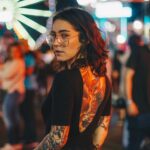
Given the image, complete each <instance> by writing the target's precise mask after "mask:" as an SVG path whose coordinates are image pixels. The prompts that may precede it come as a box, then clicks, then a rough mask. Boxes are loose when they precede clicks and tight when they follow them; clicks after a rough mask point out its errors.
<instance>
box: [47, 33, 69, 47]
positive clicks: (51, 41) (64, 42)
mask: <svg viewBox="0 0 150 150" xmlns="http://www.w3.org/2000/svg"><path fill="white" fill-rule="evenodd" d="M55 40H57V43H58V44H59V45H61V46H63V47H66V46H68V45H69V38H63V37H61V36H58V37H55V36H53V35H50V34H49V35H47V37H46V42H47V44H48V45H49V46H52V45H53V44H54V41H55Z"/></svg>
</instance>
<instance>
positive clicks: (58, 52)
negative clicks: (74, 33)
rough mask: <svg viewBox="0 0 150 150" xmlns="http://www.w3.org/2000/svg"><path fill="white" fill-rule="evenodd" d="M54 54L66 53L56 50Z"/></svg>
mask: <svg viewBox="0 0 150 150" xmlns="http://www.w3.org/2000/svg"><path fill="white" fill-rule="evenodd" d="M54 53H55V54H62V53H64V52H63V51H61V50H55V51H54Z"/></svg>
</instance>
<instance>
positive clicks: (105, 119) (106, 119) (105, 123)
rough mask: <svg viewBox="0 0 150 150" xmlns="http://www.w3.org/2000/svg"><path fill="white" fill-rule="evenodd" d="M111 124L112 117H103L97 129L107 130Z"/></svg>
mask: <svg viewBox="0 0 150 150" xmlns="http://www.w3.org/2000/svg"><path fill="white" fill-rule="evenodd" d="M109 123H110V116H101V117H100V119H99V121H98V124H97V127H102V128H104V129H105V130H107V129H108V127H109Z"/></svg>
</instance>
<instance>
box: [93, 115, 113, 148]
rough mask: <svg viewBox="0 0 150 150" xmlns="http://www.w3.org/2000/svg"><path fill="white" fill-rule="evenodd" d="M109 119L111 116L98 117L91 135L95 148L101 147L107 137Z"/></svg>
mask: <svg viewBox="0 0 150 150" xmlns="http://www.w3.org/2000/svg"><path fill="white" fill-rule="evenodd" d="M110 119H111V116H101V117H100V119H99V122H98V125H97V128H96V130H95V132H94V135H93V144H94V145H95V147H96V149H97V150H99V149H100V148H101V147H102V145H103V144H104V141H105V139H106V137H107V134H108V128H109V124H110Z"/></svg>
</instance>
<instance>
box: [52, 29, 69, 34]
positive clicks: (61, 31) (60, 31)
mask: <svg viewBox="0 0 150 150" xmlns="http://www.w3.org/2000/svg"><path fill="white" fill-rule="evenodd" d="M58 32H59V33H63V32H68V33H69V32H70V31H69V30H65V29H63V30H59V31H58ZM51 33H55V31H53V30H52V31H51Z"/></svg>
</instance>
